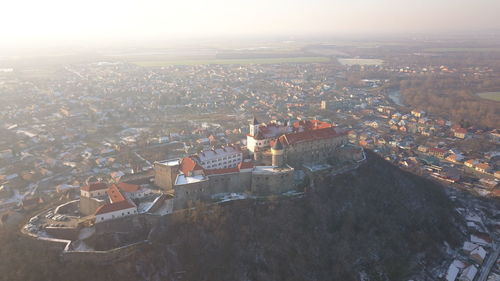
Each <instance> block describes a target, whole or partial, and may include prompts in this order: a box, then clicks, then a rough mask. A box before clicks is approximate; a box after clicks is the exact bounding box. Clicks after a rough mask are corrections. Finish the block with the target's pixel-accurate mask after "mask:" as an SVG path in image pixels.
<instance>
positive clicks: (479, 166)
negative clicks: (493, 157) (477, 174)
mask: <svg viewBox="0 0 500 281" xmlns="http://www.w3.org/2000/svg"><path fill="white" fill-rule="evenodd" d="M489 167H490V165H488V164H486V163H479V164H477V165H476V168H479V169H483V170H487V169H488V168H489Z"/></svg>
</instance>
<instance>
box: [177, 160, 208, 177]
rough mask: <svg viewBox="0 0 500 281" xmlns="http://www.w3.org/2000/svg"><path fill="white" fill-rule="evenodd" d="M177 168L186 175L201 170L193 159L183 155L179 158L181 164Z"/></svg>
mask: <svg viewBox="0 0 500 281" xmlns="http://www.w3.org/2000/svg"><path fill="white" fill-rule="evenodd" d="M179 170H180V171H182V173H183V174H184V175H188V174H189V172H192V171H197V170H203V168H202V167H201V166H200V165H198V163H196V161H194V160H193V159H191V158H189V157H184V158H182V160H181V165H180V166H179Z"/></svg>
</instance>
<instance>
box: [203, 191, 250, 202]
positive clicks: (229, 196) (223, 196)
mask: <svg viewBox="0 0 500 281" xmlns="http://www.w3.org/2000/svg"><path fill="white" fill-rule="evenodd" d="M246 198H249V196H248V195H246V194H243V193H217V194H214V195H212V199H214V200H217V203H222V202H228V201H233V200H241V199H246Z"/></svg>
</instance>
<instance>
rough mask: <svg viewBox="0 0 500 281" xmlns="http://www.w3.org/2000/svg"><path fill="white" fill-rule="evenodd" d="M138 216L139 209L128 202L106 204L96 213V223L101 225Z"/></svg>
mask: <svg viewBox="0 0 500 281" xmlns="http://www.w3.org/2000/svg"><path fill="white" fill-rule="evenodd" d="M135 214H137V207H136V206H135V204H134V203H132V202H130V201H128V200H126V199H125V200H121V201H118V202H114V203H108V204H104V205H102V206H101V207H99V208H97V210H96V212H95V222H96V223H100V222H104V221H108V220H113V219H117V218H122V217H126V216H130V215H135Z"/></svg>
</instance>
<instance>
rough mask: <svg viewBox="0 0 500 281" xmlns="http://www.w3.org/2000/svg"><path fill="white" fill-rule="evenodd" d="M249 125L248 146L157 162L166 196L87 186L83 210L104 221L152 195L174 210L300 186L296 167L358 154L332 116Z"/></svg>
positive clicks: (122, 186)
mask: <svg viewBox="0 0 500 281" xmlns="http://www.w3.org/2000/svg"><path fill="white" fill-rule="evenodd" d="M249 129H250V130H249V134H248V135H247V147H246V148H241V147H239V146H236V145H230V146H226V147H219V148H216V149H212V150H205V151H202V152H200V153H198V154H195V155H191V156H189V157H184V158H181V159H172V160H165V161H158V162H155V163H154V184H155V185H156V186H157V187H160V188H161V191H162V192H161V194H163V195H161V196H162V198H160V197H158V196H157V195H158V192H159V191H156V192H153V191H152V190H151V189H149V188H148V187H147V185H145V186H139V185H133V184H127V183H116V184H111V185H108V184H104V183H93V184H87V185H85V186H82V187H81V189H80V193H81V194H80V213H81V214H82V215H86V216H91V215H94V216H95V219H96V220H95V222H96V223H100V222H104V221H107V220H110V219H114V218H119V217H123V216H129V215H135V214H138V213H142V212H145V210H143V209H142V208H139V206H138V205H137V204H139V203H138V202H140V201H141V199H143V198H144V199H145V198H146V197H148V198H151V196H153V197H155V196H156V197H155V198H158V199H161V201H158V200H156V199H154V202H153V203H156V202H159V203H158V204H157V205H159V204H163V203H164V202H165V203H166V204H167V205H168V212H167V213H170V212H172V211H175V210H180V209H185V208H188V207H190V206H192V205H193V204H195V203H196V202H200V201H205V202H207V201H210V200H213V199H214V196H215V197H216V196H217V195H219V194H227V193H238V194H241V193H243V194H251V195H253V196H267V195H274V194H282V193H285V192H287V191H291V190H294V189H295V184H296V183H297V181H296V180H295V176H296V173H295V172H296V171H298V170H300V169H303V168H304V167H307V166H308V165H309V166H310V165H315V164H321V163H324V162H326V160H328V159H330V160H331V159H333V158H336V159H346V158H353V157H354V158H355V157H356V156H352V155H354V154H353V153H352V150H349V149H344V148H343V146H344V144H347V141H348V140H347V133H346V132H345V131H342V130H339V129H337V128H335V127H333V126H332V125H331V124H330V123H327V122H322V121H318V120H310V121H297V122H294V123H292V122H285V123H283V124H281V123H270V124H259V122H258V121H257V120H256V119H255V118H253V120H252V122H251V123H250V128H249ZM330 163H331V162H330ZM154 194H156V195H154ZM148 204H149V203H148ZM152 205H154V204H152ZM152 205H151V206H152Z"/></svg>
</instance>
